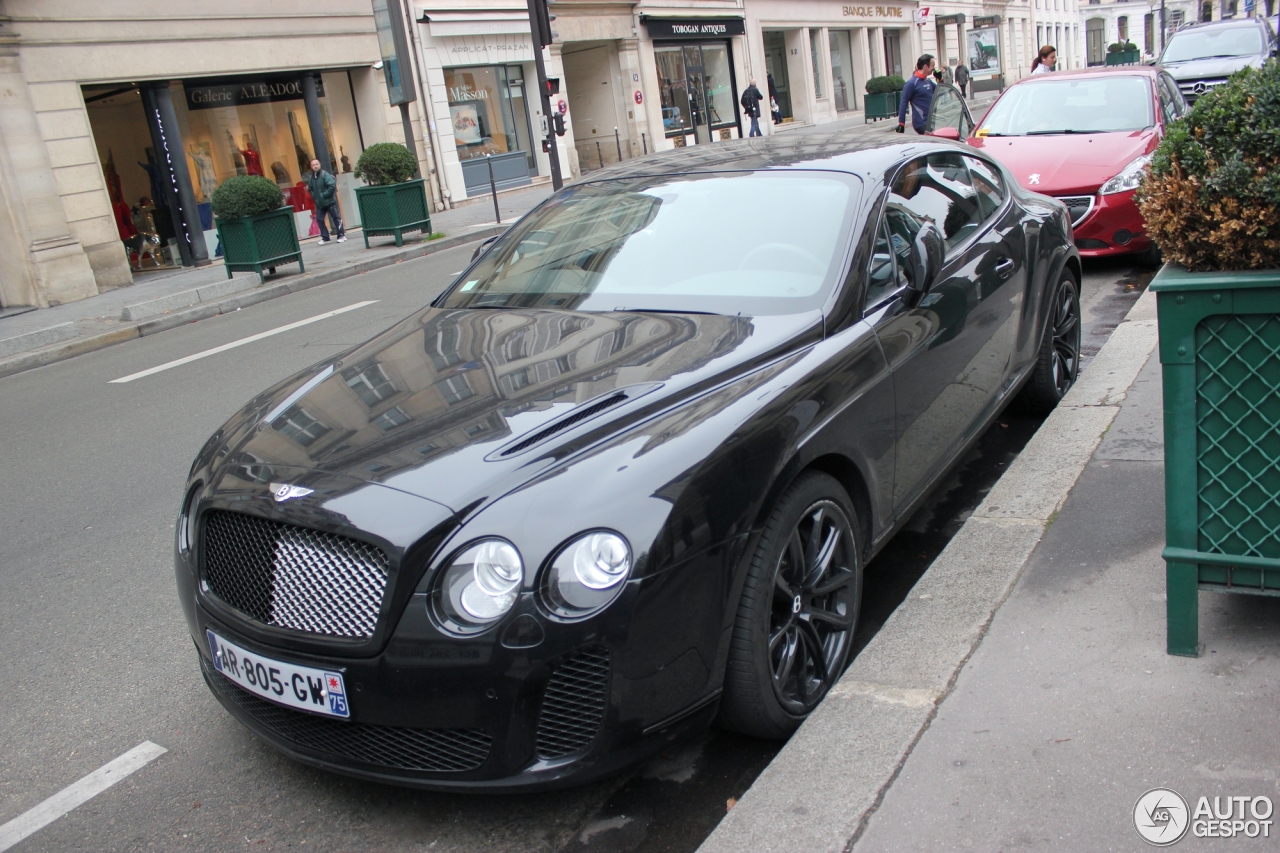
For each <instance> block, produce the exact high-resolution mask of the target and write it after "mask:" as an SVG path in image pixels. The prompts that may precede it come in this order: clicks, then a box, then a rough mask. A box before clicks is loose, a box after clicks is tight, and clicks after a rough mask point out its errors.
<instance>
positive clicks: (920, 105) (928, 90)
mask: <svg viewBox="0 0 1280 853" xmlns="http://www.w3.org/2000/svg"><path fill="white" fill-rule="evenodd" d="M933 64H934V63H933V56H931V55H930V54H927V53H926V54H925V55H924V56H922V57H920V58H919V59H917V60H916V73H915V74H912V75H911V77H909V78H908V79H907V84H906V85H905V86H903V87H902V100H901V101H899V102H898V133H904V132H905V131H906V124H907V109H908V108H910V110H911V126H912V127H913V128H915V131H916V133H924V126H925V123H926V122H927V121H928V120H929V107H930V105H931V104H933V89H934V87H935V86H936V85H937V83H936V82H934V79H933Z"/></svg>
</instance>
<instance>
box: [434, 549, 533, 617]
mask: <svg viewBox="0 0 1280 853" xmlns="http://www.w3.org/2000/svg"><path fill="white" fill-rule="evenodd" d="M523 579H524V565H523V563H522V562H521V560H520V552H519V551H517V550H516V549H515V546H514V545H512V544H511V543H510V542H504V541H503V540H501V539H485V540H482V541H480V542H476V543H474V544H472V545H470V546H468V547H467V548H465V549H463V550H462V551H460V552H458V554H457V555H456V556H455V557H454V558H453V560H452V561H450V563H449V565H448V566H447V567H446V568H445V570H444V572H443V577H442V578H441V581H440V584H439V585H438V586H437V587H436V594H435V596H434V599H435V601H436V605H437V607H438V608H439V612H440V615H441V616H442V617H443V619H444V621H445V623H446V624H447V625H448V627H450V628H451V629H453V630H456V631H461V632H463V633H466V632H469V631H478V630H481V629H483V628H486V627H488V626H489V625H490V624H492V623H493V622H496V621H497V620H498V619H501V618H502V617H503V616H505V615H506V614H507V612H508V611H509V610H511V608H512V606H513V605H515V603H516V598H517V597H518V596H519V594H520V583H521V581H522V580H523Z"/></svg>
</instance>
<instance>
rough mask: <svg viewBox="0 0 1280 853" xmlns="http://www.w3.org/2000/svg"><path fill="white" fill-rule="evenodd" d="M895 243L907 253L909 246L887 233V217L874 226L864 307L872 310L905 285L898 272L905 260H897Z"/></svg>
mask: <svg viewBox="0 0 1280 853" xmlns="http://www.w3.org/2000/svg"><path fill="white" fill-rule="evenodd" d="M895 243H898V244H901V246H902V247H903V249H906V250H908V251H909V248H910V247H909V245H908V244H907V243H905V242H903V240H902V238H901V237H899V236H897V235H892V234H890V233H889V228H888V215H887V214H886V216H885V219H884V220H882V221H881V222H880V224H879V225H878V226H876V245H875V248H874V249H873V250H872V252H871V269H870V271H869V273H868V275H867V301H866V307H867V308H872V307H874V306H875V305H876V304H877V303H879V302H880V301H881V300H882V299H884V298H885V297H886V296H888V295H889V294H891V293H893V292H894V291H895V290H897V289H898V288H899V287H901V286H902V285H903V284H905V283H906V281H905V279H904V278H903V276H902V273H900V272H899V266H900V265H901V264H902V260H905V258H899V259H898V260H896V261H895V256H896V255H898V250H897V249H895Z"/></svg>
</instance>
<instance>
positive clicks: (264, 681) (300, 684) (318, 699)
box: [205, 628, 351, 718]
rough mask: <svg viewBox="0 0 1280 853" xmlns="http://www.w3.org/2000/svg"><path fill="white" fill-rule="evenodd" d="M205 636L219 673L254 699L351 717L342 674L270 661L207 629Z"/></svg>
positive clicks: (314, 711)
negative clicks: (254, 697) (250, 694)
mask: <svg viewBox="0 0 1280 853" xmlns="http://www.w3.org/2000/svg"><path fill="white" fill-rule="evenodd" d="M205 634H206V635H208V638H209V653H210V654H212V655H213V665H214V666H215V667H217V670H218V672H220V673H222V674H223V675H225V676H226V677H227V678H229V679H231V680H232V681H234V682H235V683H236V684H238V685H240V686H241V687H243V688H244V689H245V690H248V691H249V692H250V693H252V694H254V695H255V696H261V697H262V698H263V699H269V700H270V701H272V702H276V703H278V704H280V705H285V706H287V707H289V708H297V709H299V710H301V711H310V712H312V713H313V714H324V715H326V716H329V717H343V718H347V717H350V716H351V708H350V707H348V705H347V688H346V685H345V684H343V682H342V673H340V672H329V671H328V670H324V669H313V668H311V667H309V666H297V665H295V664H291V663H285V662H284V661H278V660H272V659H271V658H267V657H263V656H262V655H260V654H257V653H256V652H251V651H249V650H248V649H244V648H241V647H240V646H237V645H236V644H235V643H231V642H228V641H227V640H224V639H222V638H221V637H219V636H218V635H217V634H215V633H213V632H212V631H210V630H208V629H207V628H206V629H205Z"/></svg>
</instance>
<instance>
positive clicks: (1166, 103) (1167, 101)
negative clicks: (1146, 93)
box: [1156, 77, 1178, 125]
mask: <svg viewBox="0 0 1280 853" xmlns="http://www.w3.org/2000/svg"><path fill="white" fill-rule="evenodd" d="M1156 79H1157V85H1156V91H1157V92H1158V93H1159V95H1160V112H1161V113H1163V114H1164V123H1165V124H1166V125H1167V124H1170V123H1172V122H1173V121H1175V120H1176V119H1177V118H1178V113H1177V108H1176V107H1175V106H1174V104H1173V99H1172V98H1170V97H1169V86H1168V84H1166V83H1165V82H1164V78H1163V77H1158V78H1156Z"/></svg>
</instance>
